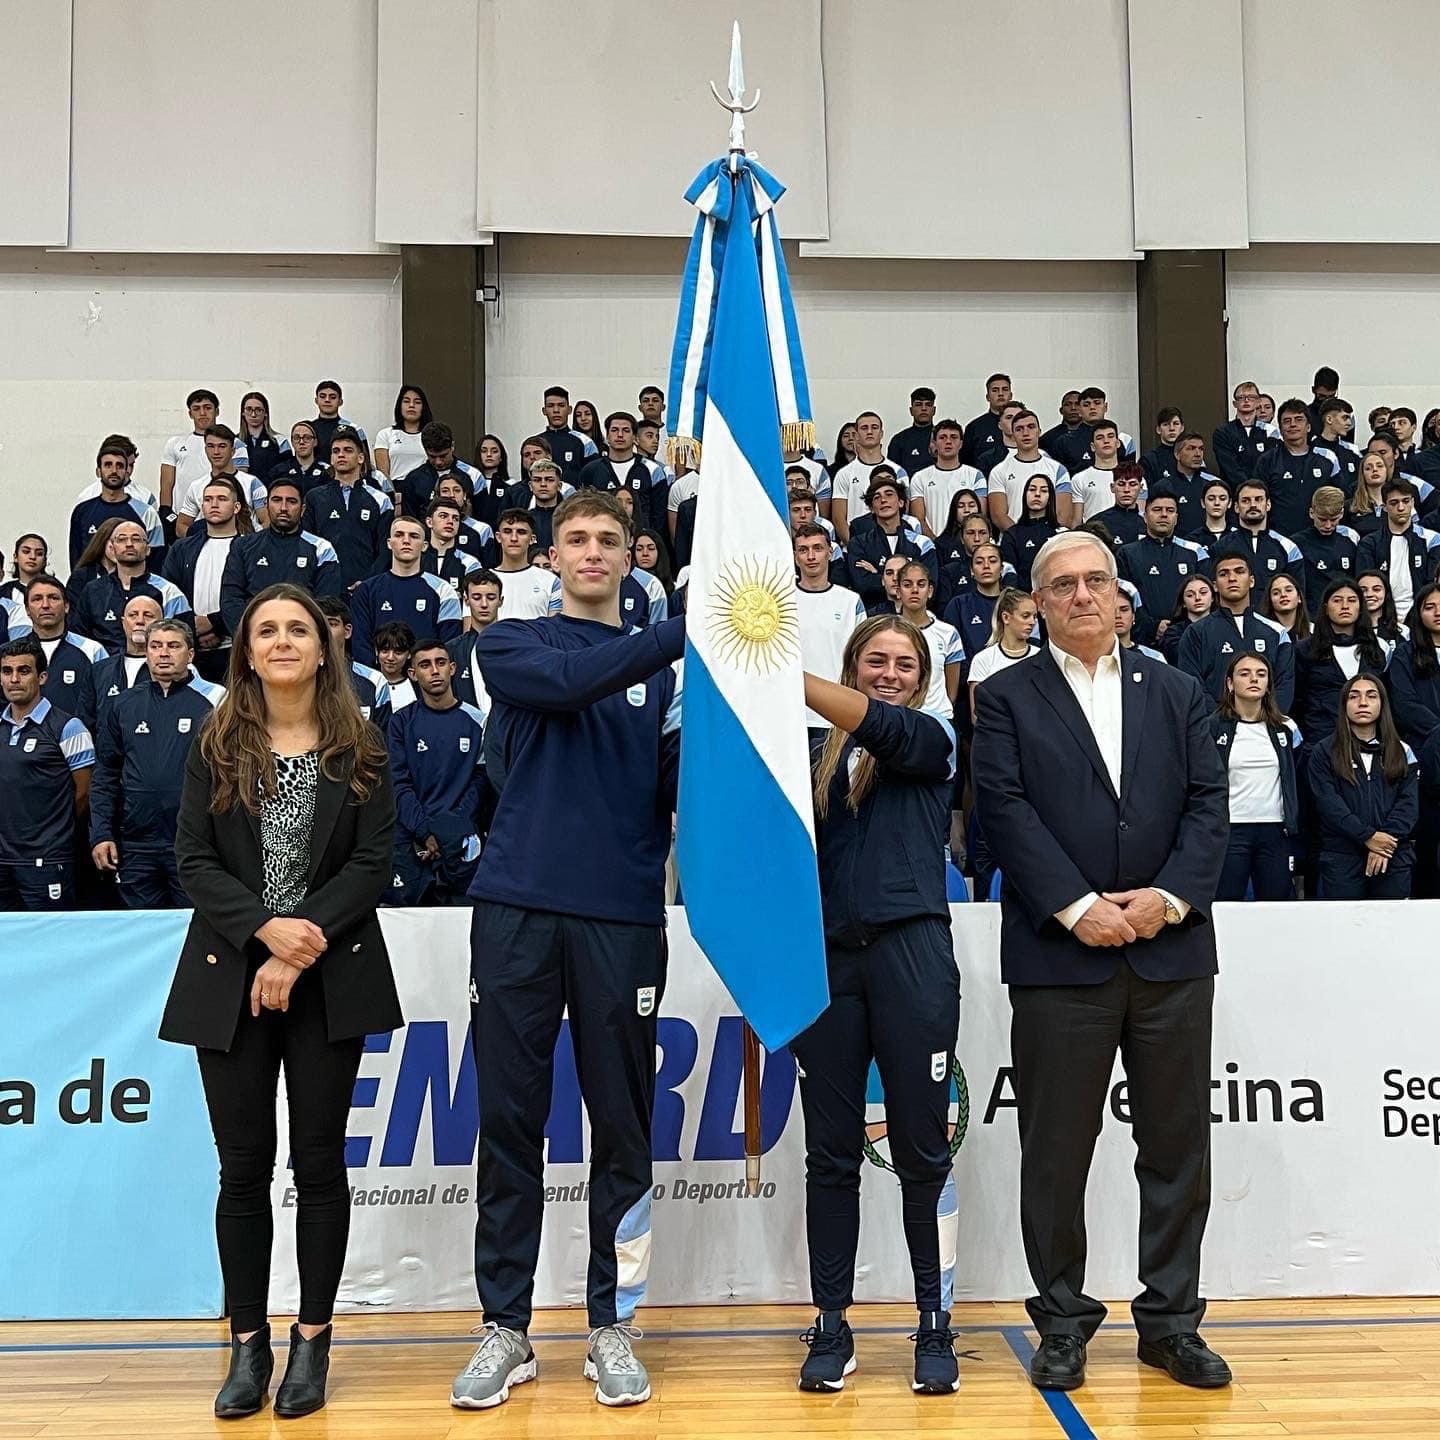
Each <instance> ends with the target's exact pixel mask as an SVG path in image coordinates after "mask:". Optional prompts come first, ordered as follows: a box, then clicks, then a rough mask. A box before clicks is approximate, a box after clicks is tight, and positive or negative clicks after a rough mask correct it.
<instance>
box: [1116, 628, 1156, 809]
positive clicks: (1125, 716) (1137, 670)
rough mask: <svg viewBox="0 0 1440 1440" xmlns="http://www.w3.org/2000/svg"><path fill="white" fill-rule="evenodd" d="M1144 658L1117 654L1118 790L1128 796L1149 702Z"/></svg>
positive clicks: (1124, 651) (1147, 678)
mask: <svg viewBox="0 0 1440 1440" xmlns="http://www.w3.org/2000/svg"><path fill="white" fill-rule="evenodd" d="M1153 663H1154V662H1153V661H1150V660H1146V659H1145V658H1144V657H1143V656H1140V655H1136V654H1134V653H1133V652H1128V651H1126V650H1125V649H1123V648H1122V649H1121V651H1120V789H1121V791H1122V793H1123V794H1125V795H1126V796H1128V795H1129V793H1130V781H1131V780H1132V778H1133V777H1134V775H1135V766H1136V764H1137V763H1138V762H1139V759H1140V737H1141V736H1142V735H1143V734H1144V733H1145V707H1146V705H1147V704H1148V703H1149V700H1150V677H1149V675H1148V674H1147V673H1146V667H1147V666H1148V665H1151V664H1153Z"/></svg>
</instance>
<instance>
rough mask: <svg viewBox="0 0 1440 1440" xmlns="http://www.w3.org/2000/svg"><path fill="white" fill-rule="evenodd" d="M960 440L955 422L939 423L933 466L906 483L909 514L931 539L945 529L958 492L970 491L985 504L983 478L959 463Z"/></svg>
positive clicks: (943, 421)
mask: <svg viewBox="0 0 1440 1440" xmlns="http://www.w3.org/2000/svg"><path fill="white" fill-rule="evenodd" d="M964 438H965V432H964V431H963V430H962V429H961V428H960V425H959V422H958V421H955V420H942V421H941V422H940V423H939V424H938V425H937V426H936V427H935V439H934V451H935V463H934V464H933V465H927V466H926V467H925V468H924V469H923V470H921V471H920V472H919V473H918V474H916V475H915V476H914V478H913V479H912V480H911V482H910V513H911V515H913V516H914V517H915V518H916V519H917V520H918V521H920V523H921V524H922V525H923V526H924V527H925V533H926V534H927V535H929V536H930V537H931V538H932V539H933V538H934V537H935V536H937V535H938V534H939V533H940V532H941V531H942V530H943V529H944V528H945V524H946V521H947V519H948V518H949V515H950V506H951V503H952V502H953V501H954V499H955V496H956V495H957V494H959V493H960V491H962V490H969V491H971V492H972V493H973V494H974V495H976V496H977V497H978V498H979V499H980V501H981V503H982V504H983V503H984V500H985V492H986V488H987V482H986V479H985V477H984V475H982V474H981V473H980V471H978V470H977V469H976V468H975V467H974V466H973V465H962V464H961V463H960V446H961V443H962V442H963V441H964Z"/></svg>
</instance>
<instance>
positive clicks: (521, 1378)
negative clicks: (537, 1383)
mask: <svg viewBox="0 0 1440 1440" xmlns="http://www.w3.org/2000/svg"><path fill="white" fill-rule="evenodd" d="M539 1373H540V1362H539V1361H538V1360H527V1361H526V1362H525V1363H524V1364H523V1365H517V1366H516V1367H515V1368H514V1369H513V1370H512V1371H511V1372H510V1373H509V1374H508V1375H507V1376H506V1377H505V1383H504V1385H502V1386H501V1387H500V1389H499V1390H497V1391H496V1392H495V1394H493V1395H491V1396H490V1397H489V1398H488V1399H485V1400H475V1399H472V1398H471V1397H470V1396H469V1395H457V1394H455V1392H454V1391H453V1390H452V1391H451V1392H450V1403H451V1404H452V1405H453V1406H454V1407H455V1408H456V1409H457V1410H493V1409H494V1408H495V1406H497V1405H503V1404H504V1403H505V1402H506V1401H507V1400H508V1399H509V1398H510V1387H511V1386H512V1385H523V1384H524V1383H525V1382H526V1381H527V1380H533V1379H534V1378H535V1377H536V1376H537V1375H538V1374H539Z"/></svg>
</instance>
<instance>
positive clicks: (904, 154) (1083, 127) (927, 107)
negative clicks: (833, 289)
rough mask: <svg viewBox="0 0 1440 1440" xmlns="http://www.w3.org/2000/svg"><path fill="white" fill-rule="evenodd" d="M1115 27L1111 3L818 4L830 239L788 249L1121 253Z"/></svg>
mask: <svg viewBox="0 0 1440 1440" xmlns="http://www.w3.org/2000/svg"><path fill="white" fill-rule="evenodd" d="M1125 30H1126V3H1125V0H1067V3H1063V4H1062V3H1057V0H1012V3H1010V4H1006V5H992V4H989V3H985V0H889V3H887V4H883V5H881V4H876V3H874V0H825V15H824V46H825V50H824V53H825V101H826V148H827V151H828V156H829V167H830V173H831V175H832V176H833V177H834V183H833V184H832V185H831V187H830V239H829V243H828V244H827V245H825V246H814V247H810V246H807V247H805V248H804V249H803V250H802V252H801V253H802V254H815V255H822V254H826V255H842V256H843V255H859V256H876V255H878V256H892V257H895V256H899V257H922V258H925V257H934V258H940V259H1030V258H1035V259H1051V258H1056V259H1120V258H1130V257H1132V256H1133V254H1134V249H1135V234H1134V215H1133V212H1132V201H1131V182H1130V107H1129V75H1128V70H1127V65H1126V58H1125V56H1126V42H1125ZM782 228H783V229H784V230H785V233H786V234H787V235H792V236H793V235H797V234H803V232H798V231H797V230H796V229H795V227H794V226H793V225H787V224H785V222H784V221H783V220H782Z"/></svg>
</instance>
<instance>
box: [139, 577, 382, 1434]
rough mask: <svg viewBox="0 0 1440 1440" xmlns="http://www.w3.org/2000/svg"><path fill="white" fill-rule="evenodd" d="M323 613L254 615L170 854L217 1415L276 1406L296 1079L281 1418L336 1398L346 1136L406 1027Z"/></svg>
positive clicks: (377, 775)
mask: <svg viewBox="0 0 1440 1440" xmlns="http://www.w3.org/2000/svg"><path fill="white" fill-rule="evenodd" d="M349 668H350V667H349V665H348V664H347V663H346V661H345V656H344V655H343V654H342V653H341V650H340V646H339V644H338V642H336V641H335V639H334V638H333V635H332V632H331V630H330V628H329V626H328V625H327V624H326V622H325V617H324V615H323V614H321V612H320V609H319V607H318V606H317V605H316V604H315V601H314V600H313V599H312V598H311V597H310V595H309V594H307V593H306V592H305V591H304V590H302V589H300V588H299V587H298V586H295V585H273V586H271V587H270V588H269V589H268V590H263V591H261V593H260V594H259V595H257V596H256V597H255V598H254V599H253V600H252V601H251V602H250V604H249V605H248V606H247V607H246V609H245V614H244V617H243V618H242V620H241V623H240V626H239V629H238V632H237V633H236V635H235V645H234V649H233V652H232V654H231V659H230V674H229V686H228V689H227V692H226V695H225V698H224V699H223V700H222V701H221V702H220V704H219V706H218V707H217V708H216V710H215V712H214V714H213V715H212V716H211V717H210V718H209V719H208V720H207V721H206V723H205V727H204V729H203V730H202V731H201V733H200V738H199V742H198V743H197V744H195V745H193V746H192V747H191V749H190V753H189V758H188V759H187V761H186V766H185V788H184V793H183V795H182V798H181V802H180V817H179V823H178V826H177V834H176V842H175V853H176V860H177V862H178V865H179V870H180V875H181V879H182V880H183V882H184V884H185V889H186V890H187V892H188V893H189V894H190V896H191V898H192V900H193V902H194V905H195V914H194V918H193V919H192V920H191V922H190V930H189V933H188V934H187V935H186V937H185V946H184V949H183V950H182V951H181V954H180V963H179V966H178V968H177V970H176V973H175V981H174V984H173V985H172V987H171V990H170V998H169V1000H168V1002H167V1003H166V1006H165V1016H164V1020H163V1021H162V1023H161V1027H160V1036H161V1038H162V1039H164V1040H174V1041H178V1042H179V1043H181V1044H187V1045H194V1046H195V1047H196V1048H197V1052H198V1057H199V1062H200V1078H201V1081H202V1083H203V1085H204V1088H205V1101H206V1104H207V1106H208V1107H209V1111H210V1123H211V1128H212V1129H213V1131H214V1134H215V1145H216V1149H217V1150H218V1151H219V1154H220V1199H219V1203H218V1205H217V1206H216V1211H215V1230H216V1237H217V1240H218V1242H219V1247H220V1268H221V1272H222V1274H223V1275H224V1278H225V1291H226V1295H227V1298H228V1302H229V1308H230V1329H231V1351H230V1372H229V1374H228V1375H227V1377H226V1380H225V1384H224V1386H223V1387H222V1388H221V1390H220V1393H219V1394H218V1395H217V1396H216V1399H215V1413H216V1415H218V1416H220V1417H222V1418H232V1417H238V1416H241V1415H250V1414H253V1413H254V1412H255V1411H257V1410H259V1409H260V1408H261V1407H262V1406H263V1405H264V1403H265V1397H266V1393H267V1391H268V1389H269V1384H270V1377H271V1374H272V1372H273V1369H274V1356H273V1355H272V1353H271V1349H270V1327H269V1325H268V1323H267V1321H266V1314H267V1305H266V1302H267V1288H268V1281H269V1274H270V1245H271V1236H272V1232H273V1228H274V1222H273V1216H272V1214H271V1208H270V1182H271V1176H272V1172H273V1170H274V1164H275V1147H276V1131H275V1103H276V1089H277V1081H278V1079H279V1073H280V1066H281V1065H282V1063H283V1065H284V1067H285V1081H286V1094H287V1097H288V1103H289V1110H290V1150H291V1155H292V1163H293V1166H294V1175H295V1189H296V1195H297V1207H296V1250H297V1252H298V1258H299V1266H300V1314H299V1323H298V1324H297V1325H295V1326H292V1328H291V1331H290V1358H289V1363H288V1364H287V1366H286V1369H285V1378H284V1380H283V1381H282V1382H281V1385H280V1389H279V1391H278V1392H277V1393H276V1397H275V1413H276V1414H277V1415H304V1414H308V1413H309V1412H310V1411H312V1410H318V1409H319V1408H320V1406H321V1405H323V1404H324V1403H325V1377H326V1371H327V1369H328V1366H329V1354H330V1320H331V1316H332V1314H333V1310H334V1304H335V1292H336V1290H337V1289H338V1288H339V1284H340V1274H341V1271H342V1269H343V1268H344V1264H345V1245H346V1240H347V1238H348V1234H349V1226H350V1190H349V1181H348V1177H347V1175H346V1170H345V1124H346V1119H347V1117H348V1115H349V1111H350V1098H351V1093H352V1091H353V1089H354V1086H355V1077H356V1074H357V1072H358V1070H359V1068H360V1054H361V1049H362V1047H363V1045H364V1042H365V1036H366V1035H367V1034H370V1033H372V1032H374V1031H381V1030H393V1029H395V1027H396V1026H398V1025H399V1024H400V1023H401V1016H400V1002H399V998H398V997H397V995H396V993H395V981H394V977H393V976H392V975H391V972H390V959H389V956H388V955H387V953H386V950H385V941H384V939H383V937H382V935H381V933H380V926H379V922H378V920H377V919H376V915H375V907H376V904H377V903H378V902H379V900H380V897H381V895H382V894H383V893H384V891H385V888H386V885H387V884H388V882H389V880H390V871H391V846H392V843H393V835H394V828H395V802H394V796H393V794H392V792H391V788H390V774H389V771H388V769H387V768H386V755H385V748H384V746H383V745H382V744H381V743H380V738H379V736H378V734H377V733H376V731H375V730H374V729H373V728H372V727H371V725H370V724H369V722H368V721H366V720H365V719H364V718H363V716H362V715H361V713H360V708H359V705H358V704H357V702H356V700H355V694H354V691H353V690H352V688H351V686H350V677H349Z"/></svg>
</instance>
